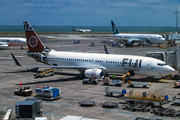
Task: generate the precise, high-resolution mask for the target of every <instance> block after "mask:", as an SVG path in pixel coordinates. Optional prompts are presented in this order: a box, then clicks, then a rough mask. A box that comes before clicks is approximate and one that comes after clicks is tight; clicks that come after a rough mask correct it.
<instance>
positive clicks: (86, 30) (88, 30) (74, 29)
mask: <svg viewBox="0 0 180 120" xmlns="http://www.w3.org/2000/svg"><path fill="white" fill-rule="evenodd" d="M73 31H76V32H81V33H85V32H91V30H90V29H76V28H75V27H74V26H73Z"/></svg>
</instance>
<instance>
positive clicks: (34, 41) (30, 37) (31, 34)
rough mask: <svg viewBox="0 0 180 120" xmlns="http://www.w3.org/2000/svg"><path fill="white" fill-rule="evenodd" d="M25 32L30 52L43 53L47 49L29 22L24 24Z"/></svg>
mask: <svg viewBox="0 0 180 120" xmlns="http://www.w3.org/2000/svg"><path fill="white" fill-rule="evenodd" d="M24 30H25V33H26V39H27V44H28V49H29V51H30V52H42V51H43V50H44V48H45V46H44V44H43V43H42V41H41V40H40V38H39V37H38V36H37V34H36V32H35V31H34V29H33V28H32V26H31V25H30V24H29V22H24Z"/></svg>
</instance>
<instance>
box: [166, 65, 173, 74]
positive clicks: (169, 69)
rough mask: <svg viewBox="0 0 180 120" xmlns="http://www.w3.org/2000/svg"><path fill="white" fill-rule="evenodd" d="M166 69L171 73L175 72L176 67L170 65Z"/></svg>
mask: <svg viewBox="0 0 180 120" xmlns="http://www.w3.org/2000/svg"><path fill="white" fill-rule="evenodd" d="M165 71H166V72H169V73H171V72H174V71H175V69H174V68H172V67H170V66H167V67H166V68H165Z"/></svg>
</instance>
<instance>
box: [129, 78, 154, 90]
mask: <svg viewBox="0 0 180 120" xmlns="http://www.w3.org/2000/svg"><path fill="white" fill-rule="evenodd" d="M128 85H129V87H134V86H135V85H140V86H142V87H143V88H146V87H147V86H151V83H149V84H146V83H132V82H131V81H130V80H129V81H128Z"/></svg>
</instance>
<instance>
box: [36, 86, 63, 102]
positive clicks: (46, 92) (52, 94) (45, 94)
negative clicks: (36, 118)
mask: <svg viewBox="0 0 180 120" xmlns="http://www.w3.org/2000/svg"><path fill="white" fill-rule="evenodd" d="M60 94H61V88H55V87H49V86H44V85H40V86H36V95H35V97H37V98H40V99H43V100H57V99H59V98H60Z"/></svg>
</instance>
